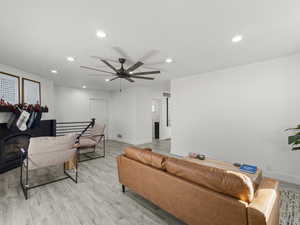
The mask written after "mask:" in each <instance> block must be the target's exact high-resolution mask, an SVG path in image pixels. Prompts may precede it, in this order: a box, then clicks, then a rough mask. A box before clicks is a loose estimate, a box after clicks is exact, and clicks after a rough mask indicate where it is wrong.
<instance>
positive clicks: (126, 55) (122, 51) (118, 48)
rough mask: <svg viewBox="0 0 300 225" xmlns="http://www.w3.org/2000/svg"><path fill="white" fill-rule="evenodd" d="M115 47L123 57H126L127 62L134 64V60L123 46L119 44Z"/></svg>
mask: <svg viewBox="0 0 300 225" xmlns="http://www.w3.org/2000/svg"><path fill="white" fill-rule="evenodd" d="M113 49H114V50H115V51H116V52H117V53H118V54H119V55H120V56H122V57H123V58H125V59H126V62H125V64H131V65H132V64H134V63H135V62H134V60H133V59H132V58H131V57H130V56H129V55H128V54H127V53H126V52H125V51H124V50H123V49H122V48H121V47H118V46H115V47H113Z"/></svg>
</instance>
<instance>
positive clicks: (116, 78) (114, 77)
mask: <svg viewBox="0 0 300 225" xmlns="http://www.w3.org/2000/svg"><path fill="white" fill-rule="evenodd" d="M119 78H120V77H114V78H111V79H110V80H109V81H113V80H116V79H119Z"/></svg>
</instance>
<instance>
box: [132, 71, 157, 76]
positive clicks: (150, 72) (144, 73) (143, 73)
mask: <svg viewBox="0 0 300 225" xmlns="http://www.w3.org/2000/svg"><path fill="white" fill-rule="evenodd" d="M158 73H160V71H159V70H157V71H149V72H140V73H130V75H148V74H158Z"/></svg>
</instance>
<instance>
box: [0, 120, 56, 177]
mask: <svg viewBox="0 0 300 225" xmlns="http://www.w3.org/2000/svg"><path fill="white" fill-rule="evenodd" d="M30 136H32V137H41V136H56V121H55V120H42V121H41V122H40V124H39V126H37V127H35V128H34V129H30V130H27V131H25V132H22V131H19V130H18V129H8V128H7V124H6V123H0V173H3V172H6V171H8V170H11V169H14V168H16V167H18V166H19V163H20V157H21V155H20V154H21V153H20V148H24V149H27V148H28V143H29V137H30Z"/></svg>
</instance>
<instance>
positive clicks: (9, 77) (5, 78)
mask: <svg viewBox="0 0 300 225" xmlns="http://www.w3.org/2000/svg"><path fill="white" fill-rule="evenodd" d="M1 98H2V99H4V101H6V102H8V103H10V104H12V105H15V104H20V77H19V76H16V75H13V74H10V73H6V72H2V71H0V99H1Z"/></svg>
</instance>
